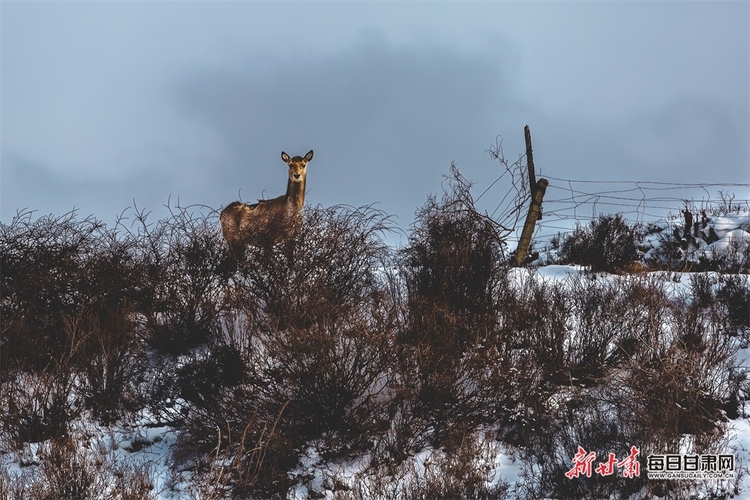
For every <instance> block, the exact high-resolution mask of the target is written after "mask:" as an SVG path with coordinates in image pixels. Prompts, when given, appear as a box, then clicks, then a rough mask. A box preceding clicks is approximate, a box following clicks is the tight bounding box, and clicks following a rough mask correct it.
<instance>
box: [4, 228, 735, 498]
mask: <svg viewBox="0 0 750 500" xmlns="http://www.w3.org/2000/svg"><path fill="white" fill-rule="evenodd" d="M680 224H681V221H680V220H678V219H675V220H672V221H668V222H667V223H665V224H664V225H663V226H662V230H663V231H673V229H674V227H675V226H676V227H679V226H680ZM661 241H662V239H660V233H659V232H654V233H652V234H650V235H648V236H647V238H646V241H645V243H646V244H647V245H648V246H649V247H651V249H654V248H656V246H657V245H658V244H660V242H661ZM747 245H750V214H748V213H739V214H729V215H723V216H712V217H710V222H709V224H708V225H704V227H703V228H702V230H701V232H700V235H699V236H698V237H697V238H696V241H695V243H694V248H695V255H703V256H705V257H706V258H711V257H712V256H713V255H716V254H717V253H722V252H726V251H728V250H729V249H737V248H739V249H741V250H742V249H744V248H745V247H746V246H747ZM649 251H651V250H649ZM586 272H587V271H586V269H585V268H584V267H582V266H573V265H547V266H540V267H537V268H535V269H531V270H530V269H513V270H512V271H511V276H512V277H513V278H514V279H515V280H516V282H518V283H521V282H524V281H525V280H529V279H535V280H550V281H554V282H558V283H565V282H566V280H568V279H570V277H571V276H581V275H583V274H585V273H586ZM648 275H649V277H653V278H654V279H660V280H663V281H664V283H665V287H666V289H667V290H669V291H670V293H673V294H674V296H675V297H677V296H681V295H684V294H685V293H686V291H687V290H688V289H689V286H690V284H689V283H690V276H691V274H689V273H675V272H652V273H648ZM599 279H607V280H620V279H628V276H614V275H600V276H599ZM738 357H739V359H740V360H741V362H742V366H745V367H747V368H748V370H750V348H747V347H744V348H742V349H740V350H739V354H738ZM746 411H747V412H750V407H748V408H746ZM729 429H730V431H729V435H728V443H729V444H728V449H727V450H726V452H727V453H734V454H735V455H736V460H737V463H738V464H740V465H741V466H742V467H743V468H748V467H750V422H748V421H747V420H746V419H743V418H738V419H736V420H733V421H731V422H730V425H729ZM74 434H75V435H77V436H79V437H81V438H82V439H81V442H88V443H89V450H88V452H90V453H93V454H99V456H101V459H102V460H103V461H104V462H107V463H132V464H136V465H138V466H140V467H144V468H145V470H147V471H148V473H149V476H150V477H151V478H152V479H153V481H154V484H153V490H152V491H153V494H154V496H155V498H156V499H159V500H167V499H177V498H185V497H186V496H187V492H186V491H185V488H186V484H185V483H184V482H182V483H181V482H175V481H174V480H173V474H172V471H171V470H170V452H171V449H172V447H173V445H174V444H175V442H176V440H177V433H176V431H175V430H173V429H171V428H169V427H168V426H165V425H163V424H161V423H159V422H157V421H156V419H155V417H153V416H152V415H150V414H148V413H147V412H143V413H141V414H140V415H139V417H138V418H137V419H136V420H135V421H133V422H130V423H127V424H125V423H121V424H118V425H114V426H111V427H103V426H101V425H99V424H97V423H95V422H94V421H93V419H91V418H89V417H88V416H87V415H84V417H82V418H81V419H80V420H79V421H78V422H77V423H76V425H75V426H74ZM43 445H44V444H43V443H30V444H27V445H26V446H25V447H24V449H23V450H22V451H20V452H16V453H8V454H6V455H4V456H1V457H0V463H1V465H2V467H3V468H5V469H6V470H7V471H9V472H10V473H12V474H24V473H25V472H26V471H27V470H29V469H30V468H33V467H37V466H38V463H39V459H38V454H39V452H40V449H41V448H42V446H43ZM486 445H487V450H488V451H487V454H486V455H485V456H486V457H487V458H486V459H487V461H488V462H487V464H486V465H487V468H488V470H489V473H488V481H489V482H490V484H497V483H499V482H507V483H509V484H510V485H513V484H514V483H516V482H517V481H519V480H520V474H521V471H522V468H521V464H520V463H519V461H518V460H517V459H516V457H515V455H516V454H515V453H514V452H513V450H510V449H508V448H506V446H505V445H504V444H502V443H499V442H487V443H486ZM441 453H442V451H441V450H433V449H427V450H424V451H422V452H420V453H418V454H416V455H415V456H414V457H412V458H411V464H410V465H409V467H407V469H409V470H410V471H411V474H414V475H416V476H419V475H423V474H425V473H427V471H428V470H429V468H430V467H433V466H434V464H436V463H439V462H440V460H441V459H443V458H444V457H442V456H441ZM370 458H371V457H362V458H361V459H360V460H355V461H350V462H346V463H325V462H324V461H323V460H322V459H321V458H320V456H319V455H318V454H317V453H316V452H315V450H314V449H312V448H311V449H310V450H309V451H308V453H306V455H305V456H303V457H302V458H301V461H300V465H299V469H300V470H299V472H300V475H305V476H307V477H311V478H312V480H310V481H307V482H305V483H304V484H303V483H300V484H299V485H298V486H297V488H295V489H293V490H292V491H291V492H290V498H308V497H310V496H311V495H318V496H323V497H325V498H334V490H335V488H336V483H337V482H338V483H345V484H347V485H348V486H349V487H352V485H354V484H355V482H357V481H364V482H366V481H367V477H366V470H367V467H368V465H367V464H368V462H369V459H370ZM571 458H572V457H571ZM741 477H742V481H741V483H740V488H741V490H742V491H741V492H740V494H739V496H737V497H735V498H748V499H750V479H748V478H747V476H746V474H741Z"/></svg>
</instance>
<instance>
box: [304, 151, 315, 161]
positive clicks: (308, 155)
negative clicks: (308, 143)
mask: <svg viewBox="0 0 750 500" xmlns="http://www.w3.org/2000/svg"><path fill="white" fill-rule="evenodd" d="M312 157H313V150H312V149H311V150H310V151H308V152H307V154H306V155H305V161H311V160H312Z"/></svg>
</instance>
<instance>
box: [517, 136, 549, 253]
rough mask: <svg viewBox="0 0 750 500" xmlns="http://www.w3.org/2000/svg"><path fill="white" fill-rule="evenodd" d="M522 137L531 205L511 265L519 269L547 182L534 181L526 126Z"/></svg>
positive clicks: (540, 212) (529, 141) (532, 161)
mask: <svg viewBox="0 0 750 500" xmlns="http://www.w3.org/2000/svg"><path fill="white" fill-rule="evenodd" d="M523 131H524V136H525V138H526V164H527V165H528V167H529V187H530V189H531V204H530V205H529V213H528V214H527V215H526V222H525V223H524V225H523V231H521V239H520V240H518V247H517V248H516V258H515V261H514V263H513V265H514V266H515V267H520V266H522V265H523V264H524V262H525V261H526V255H527V254H528V252H529V246H530V245H531V236H532V235H533V234H534V225H535V224H536V221H538V220H541V218H542V200H543V199H544V193H546V192H547V186H548V185H549V181H548V180H547V179H544V178H542V179H539V180H538V181H537V180H536V173H535V172H534V154H533V151H532V148H531V130H530V129H529V126H528V125H526V126H525V127H524V129H523Z"/></svg>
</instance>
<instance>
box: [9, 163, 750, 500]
mask: <svg viewBox="0 0 750 500" xmlns="http://www.w3.org/2000/svg"><path fill="white" fill-rule="evenodd" d="M217 219H218V217H217V215H216V214H215V213H214V212H212V211H209V212H207V213H201V211H200V210H196V209H192V210H191V209H175V210H174V212H173V213H172V216H171V217H169V218H167V219H164V220H161V221H157V222H156V223H150V222H149V221H148V219H147V217H146V216H145V215H144V214H136V217H135V218H134V220H133V221H126V220H121V221H120V222H119V223H118V224H117V225H116V226H115V227H114V228H113V229H107V228H106V227H105V226H104V225H102V224H101V223H99V222H98V221H96V220H94V219H91V218H87V219H82V220H81V219H79V218H78V217H77V215H76V214H75V213H71V214H67V215H65V216H62V217H41V218H37V219H34V218H33V217H32V214H30V213H24V214H20V215H19V216H18V217H17V218H15V219H14V220H13V221H12V222H11V223H10V224H8V225H1V226H0V269H1V270H2V273H1V275H0V280H1V281H0V285H1V286H2V298H1V305H2V318H3V321H2V345H1V346H0V384H1V387H0V389H1V396H0V449H1V450H0V451H1V452H2V453H3V454H14V453H16V454H17V453H20V451H19V450H22V449H24V447H27V446H28V443H38V442H42V443H46V444H45V445H44V446H45V447H46V448H44V450H45V451H44V452H43V453H40V454H39V460H40V463H39V464H37V465H34V466H32V467H30V469H29V470H34V471H36V472H35V473H33V474H22V475H21V476H15V475H13V474H10V473H7V472H6V473H3V474H0V495H1V494H5V495H6V496H8V497H9V498H21V497H23V498H50V496H49V495H50V493H49V492H51V491H57V492H63V493H64V494H65V495H67V497H69V498H133V499H136V498H151V497H152V496H153V495H154V494H155V492H154V491H152V490H150V487H151V486H152V484H153V482H152V481H151V479H150V478H149V477H148V470H147V469H144V468H137V467H136V468H132V467H131V468H123V469H122V472H120V473H119V474H118V473H116V474H115V477H117V478H119V479H118V480H122V478H123V477H125V478H131V480H130V484H132V485H134V486H133V487H132V488H131V489H130V490H128V492H126V493H127V494H125V493H123V491H124V490H122V491H120V492H117V491H111V490H107V491H106V492H103V491H104V490H102V488H101V487H99V486H97V485H101V484H102V482H106V481H109V483H108V484H111V483H112V481H114V479H112V477H111V476H108V475H107V473H106V470H112V468H111V467H108V466H107V467H103V466H102V465H101V464H102V462H101V459H100V458H97V457H96V456H95V454H94V455H92V454H90V453H85V452H81V451H80V450H81V448H82V445H81V443H80V442H78V440H80V437H79V436H78V434H77V433H75V432H72V429H73V427H74V422H76V421H77V420H78V419H82V418H92V419H95V420H98V421H99V422H100V423H102V424H103V425H109V424H113V423H117V422H122V421H127V420H129V419H131V420H132V419H133V418H134V415H135V414H136V413H138V412H141V413H143V412H147V414H149V415H151V416H152V418H154V419H155V420H158V422H159V423H161V424H164V423H167V424H169V425H170V426H171V427H172V428H173V429H175V430H176V431H177V432H178V435H179V438H178V442H177V444H176V445H175V447H174V448H173V452H172V463H173V473H174V478H175V479H174V484H175V485H176V484H177V483H180V482H183V483H185V482H186V483H187V493H186V494H190V495H192V496H193V497H196V498H269V497H284V496H286V495H287V494H288V492H290V491H291V490H292V489H294V488H298V487H303V488H307V490H306V491H307V492H308V494H309V495H310V496H316V495H322V494H323V491H322V490H323V489H327V490H329V491H333V492H334V495H335V498H341V499H343V498H441V497H442V498H518V497H521V498H542V497H555V498H585V497H597V498H601V497H626V496H628V495H630V496H633V497H635V498H638V497H644V496H650V495H659V496H664V495H669V496H671V497H675V498H680V497H683V498H688V497H690V496H691V494H692V493H694V489H695V487H696V486H695V484H693V483H690V482H687V481H681V482H665V481H648V480H647V479H646V477H645V473H643V472H642V473H641V476H640V477H637V478H624V477H620V476H617V475H613V476H607V477H602V476H597V475H593V476H592V477H591V478H578V479H573V480H571V479H568V478H566V477H565V475H564V473H565V472H566V471H568V470H570V469H571V468H572V465H573V464H572V458H573V456H574V455H575V453H576V451H577V447H578V446H579V445H580V446H583V447H585V448H586V449H587V450H592V451H596V452H597V454H598V457H599V458H601V459H603V457H605V456H606V454H607V453H610V452H612V453H615V454H617V456H618V457H624V456H627V454H628V453H629V451H630V447H631V446H637V447H639V449H640V459H641V470H642V471H645V459H646V458H645V457H647V456H648V454H649V453H669V452H672V453H677V452H679V451H681V450H684V449H685V447H686V446H687V447H689V451H691V452H694V453H709V452H717V453H718V452H720V453H724V452H726V451H727V450H726V449H725V446H726V436H727V431H728V429H727V426H728V421H729V419H731V418H739V417H745V415H744V414H743V407H744V402H745V401H746V400H747V399H748V397H750V394H749V392H748V391H750V383H749V382H748V379H747V373H746V368H745V367H742V366H741V365H740V362H739V361H738V360H737V357H736V353H737V349H738V348H739V346H740V345H741V344H742V343H743V342H744V343H747V341H748V336H749V335H750V318H748V308H747V305H748V300H749V299H750V283H748V279H747V277H746V276H743V275H733V276H718V275H712V274H696V275H694V276H693V277H692V278H691V281H690V286H689V287H688V288H687V291H686V292H685V293H684V294H682V295H677V296H676V295H675V294H674V292H672V291H670V286H671V285H672V284H673V283H672V282H671V281H670V280H668V279H664V278H663V277H657V276H650V275H637V276H636V275H629V276H623V277H613V276H597V275H595V274H592V275H583V276H581V275H578V276H574V277H571V278H570V279H568V280H567V281H565V282H551V281H545V280H543V279H540V278H538V277H537V276H534V275H533V273H527V272H526V271H521V270H513V269H511V268H509V267H508V265H507V264H506V257H505V255H506V248H505V243H504V241H503V238H502V236H501V233H500V232H499V231H498V228H497V226H496V224H495V223H494V222H493V221H492V220H491V219H490V218H488V217H487V216H485V215H483V214H481V213H479V212H478V211H477V210H476V209H475V207H474V202H473V199H472V197H471V186H470V184H469V183H467V182H466V180H465V179H463V178H462V177H461V176H460V174H459V173H458V172H457V171H455V170H453V171H452V173H451V176H450V178H449V180H448V185H447V188H446V192H445V193H444V195H443V196H442V198H440V199H438V198H430V199H428V201H427V202H426V204H425V205H424V207H422V209H420V210H419V211H418V213H417V217H416V221H415V222H414V224H413V225H412V226H411V228H410V230H409V238H408V242H407V243H406V245H405V246H404V247H403V248H401V249H398V250H394V249H393V248H391V247H389V246H388V245H387V244H386V243H385V235H386V234H387V232H388V231H392V230H396V228H395V227H394V226H393V224H392V223H391V221H390V219H389V218H388V216H387V215H386V214H384V213H382V212H380V211H378V210H375V209H373V208H371V207H364V208H359V209H354V208H350V207H333V208H320V207H308V208H307V209H306V211H305V214H304V221H305V223H304V225H303V227H302V229H301V230H300V232H299V234H298V235H297V237H296V238H295V239H294V240H292V241H290V242H288V243H280V244H277V245H275V246H266V247H263V248H255V247H249V248H248V249H247V252H246V254H245V255H244V256H243V257H242V258H240V259H229V258H227V255H226V247H225V244H224V242H223V240H222V237H221V234H220V232H219V229H218V220H217ZM622 224H623V222H622V220H621V219H619V218H618V217H612V218H610V219H607V221H606V225H604V223H602V227H605V228H609V229H607V231H609V232H610V233H612V232H613V231H614V234H618V235H619V234H622V233H623V231H621V229H622V227H623V226H622ZM597 227H598V226H597ZM597 227H593V226H592V228H591V229H592V234H599V233H597V232H596V231H595V230H596V229H597ZM612 228H614V229H612ZM626 236H627V235H625V240H627V241H625V240H623V241H625V243H623V241H621V240H619V239H617V238H615V239H614V240H611V239H608V238H606V237H601V238H599V237H596V238H594V241H595V242H596V241H598V242H601V243H602V244H603V245H605V249H606V248H610V249H611V252H610V253H607V254H606V255H608V257H609V258H612V259H614V260H615V261H616V262H618V266H619V265H620V263H627V261H628V260H627V259H629V258H630V252H631V247H630V246H629V245H630V240H629V239H627V237H626ZM576 245H577V244H573V243H571V244H570V245H569V247H568V249H569V251H570V252H572V254H571V255H573V254H575V255H583V256H585V255H586V252H594V251H596V250H594V249H593V248H592V247H590V246H587V247H586V248H585V249H584V248H583V247H581V248H578V246H576ZM607 245H609V246H607ZM607 251H608V252H609V250H607ZM576 252H581V253H580V254H576ZM612 252H621V256H622V258H620V257H618V254H613V253H612ZM618 259H619V260H618ZM602 265H605V266H606V263H604V264H602ZM71 443H73V444H71ZM76 443H77V444H76ZM76 450H78V451H76ZM500 452H504V453H506V454H510V455H513V456H515V457H516V459H517V460H519V461H520V462H521V463H522V466H523V476H522V477H521V479H520V480H519V481H518V482H517V483H516V484H515V485H513V486H511V485H509V484H507V483H505V482H504V481H502V480H499V479H498V478H494V477H493V476H492V464H493V462H494V460H495V458H496V457H497V455H498V454H499V453H500ZM426 453H428V454H430V455H429V456H430V457H431V459H430V460H429V461H428V462H426V463H423V464H422V465H421V466H415V457H418V456H420V457H422V456H425V454H426ZM55 464H58V465H59V464H63V465H64V467H63V466H60V467H56V466H55ZM325 464H328V466H327V467H323V465H325ZM332 464H350V472H349V473H348V475H347V474H344V473H337V472H336V468H335V467H334V466H333V465H332ZM321 470H328V471H329V473H328V475H327V476H325V477H320V474H321V472H320V471H321ZM352 470H353V471H354V472H351V471H352ZM55 471H57V472H55ZM60 471H69V472H68V473H69V474H73V472H70V471H78V472H76V473H75V476H74V477H73V476H70V477H62V476H61V475H60V474H63V472H60ZM118 484H119V483H118ZM61 485H70V486H69V488H76V489H75V491H73V490H71V489H68V490H66V489H64V487H63V486H61ZM76 485H78V486H76ZM300 485H301V486H300ZM736 487H737V485H736V482H727V483H724V484H723V485H717V486H712V488H714V489H713V490H712V491H710V493H711V494H715V495H719V496H720V495H731V494H734V493H736V491H735V490H734V489H735V488H736ZM722 488H723V489H722ZM115 490H117V488H115ZM65 492H69V494H68V493H65ZM106 495H110V496H106ZM116 495H120V496H116Z"/></svg>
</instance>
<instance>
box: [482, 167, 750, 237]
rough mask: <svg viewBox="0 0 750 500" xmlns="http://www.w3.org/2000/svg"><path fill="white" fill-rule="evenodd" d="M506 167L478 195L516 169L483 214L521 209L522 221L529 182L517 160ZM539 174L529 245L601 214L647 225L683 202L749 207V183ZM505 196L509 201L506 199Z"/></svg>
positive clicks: (696, 207)
mask: <svg viewBox="0 0 750 500" xmlns="http://www.w3.org/2000/svg"><path fill="white" fill-rule="evenodd" d="M505 166H506V171H505V172H503V174H502V175H501V176H500V177H498V179H496V180H495V182H493V183H492V184H491V185H490V186H489V187H488V188H487V189H485V191H484V192H483V193H482V194H481V195H480V198H482V197H484V196H485V195H486V194H487V192H488V191H490V190H491V189H492V188H493V186H495V184H496V183H497V182H498V181H500V180H501V179H503V178H504V177H506V176H507V175H508V174H509V173H510V172H514V173H516V175H514V176H512V177H513V178H512V182H511V188H510V189H509V190H508V191H507V192H506V194H505V195H504V196H500V197H499V198H497V200H498V201H497V202H496V203H497V205H496V207H494V210H492V209H491V210H488V213H489V215H490V216H492V217H493V218H497V217H498V215H499V216H500V218H501V219H503V221H504V222H505V221H508V219H509V218H510V217H509V214H511V213H513V212H516V211H519V210H520V213H517V214H516V217H515V219H516V221H518V220H519V219H520V221H521V222H522V220H523V218H524V217H525V216H526V211H527V210H528V203H529V201H530V197H531V196H530V191H529V189H528V188H525V189H524V188H523V186H526V185H527V184H528V176H527V175H525V174H524V169H523V168H519V167H520V164H519V162H517V163H516V164H514V165H513V166H509V165H507V164H506V165H505ZM513 167H516V168H513ZM544 178H545V179H547V180H548V181H549V185H548V187H547V191H546V193H545V196H544V201H543V203H542V219H541V220H539V221H537V223H536V226H535V232H534V237H533V244H534V246H535V248H537V249H539V248H542V247H544V246H545V245H546V244H548V243H549V241H550V239H552V238H553V237H555V236H556V235H558V234H561V235H565V234H568V233H571V232H572V231H573V230H574V229H575V227H576V226H577V225H582V226H585V225H587V224H588V223H589V222H590V221H591V220H593V219H596V218H598V217H599V216H601V215H607V214H616V213H620V214H622V215H623V216H624V217H625V219H627V220H628V221H629V222H630V223H641V224H648V223H656V222H661V221H663V222H667V223H669V222H672V221H677V220H678V218H679V220H681V218H680V217H681V216H680V212H681V211H682V210H684V209H685V208H686V207H687V208H689V209H690V210H691V211H694V212H695V211H698V212H700V211H702V210H706V212H707V213H708V214H716V213H718V212H719V211H724V212H727V211H734V212H736V211H742V210H750V183H740V182H729V183H719V182H703V183H682V182H656V181H628V180H615V181H596V180H580V179H578V180H576V179H564V178H559V177H552V176H549V175H545V176H544ZM509 198H510V199H512V200H513V201H511V202H510V203H509V202H508V201H509ZM494 204H495V202H494V200H493V205H494ZM522 227H523V226H522V224H516V226H515V231H514V235H515V240H516V241H517V240H518V238H520V234H521V230H522ZM511 239H513V237H512V236H511Z"/></svg>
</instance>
